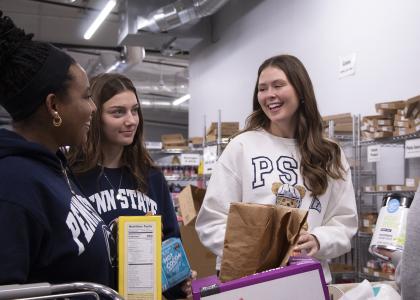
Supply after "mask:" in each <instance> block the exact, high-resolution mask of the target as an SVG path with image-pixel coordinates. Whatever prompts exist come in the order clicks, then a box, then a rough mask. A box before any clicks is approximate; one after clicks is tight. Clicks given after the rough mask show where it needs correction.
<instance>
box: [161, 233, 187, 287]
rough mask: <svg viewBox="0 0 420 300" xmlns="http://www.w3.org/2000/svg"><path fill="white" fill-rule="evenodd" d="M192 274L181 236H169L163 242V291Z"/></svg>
mask: <svg viewBox="0 0 420 300" xmlns="http://www.w3.org/2000/svg"><path fill="white" fill-rule="evenodd" d="M190 276H191V268H190V264H189V263H188V259H187V255H186V254H185V250H184V247H183V246H182V242H181V240H180V239H179V238H169V239H167V240H165V241H163V243H162V291H166V290H167V289H169V288H171V287H173V286H175V285H177V284H178V283H180V282H182V281H184V280H185V279H187V278H188V277H190Z"/></svg>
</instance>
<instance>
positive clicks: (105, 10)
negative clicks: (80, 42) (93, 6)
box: [83, 0, 117, 40]
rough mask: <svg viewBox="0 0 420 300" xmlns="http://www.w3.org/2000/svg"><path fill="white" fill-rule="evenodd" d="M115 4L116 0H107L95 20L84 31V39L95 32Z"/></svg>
mask: <svg viewBox="0 0 420 300" xmlns="http://www.w3.org/2000/svg"><path fill="white" fill-rule="evenodd" d="M116 4H117V1H116V0H109V1H108V3H107V4H106V5H105V7H104V8H103V9H102V11H101V12H100V13H99V15H98V16H97V17H96V19H95V21H93V23H92V24H91V25H90V26H89V29H88V30H87V31H86V33H85V35H84V36H83V37H84V39H85V40H88V39H90V38H91V37H92V35H93V34H94V33H95V32H96V30H97V29H98V28H99V26H101V24H102V22H103V21H104V20H105V19H106V17H107V16H108V15H109V13H110V12H111V11H112V9H113V8H114V7H115V5H116Z"/></svg>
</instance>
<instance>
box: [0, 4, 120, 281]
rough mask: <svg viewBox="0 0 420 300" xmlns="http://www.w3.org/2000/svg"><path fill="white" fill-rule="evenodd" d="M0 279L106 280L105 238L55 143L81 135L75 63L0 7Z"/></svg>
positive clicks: (85, 100) (86, 112)
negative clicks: (3, 125)
mask: <svg viewBox="0 0 420 300" xmlns="http://www.w3.org/2000/svg"><path fill="white" fill-rule="evenodd" d="M0 70H1V72H0V104H1V105H2V106H3V107H4V108H5V109H6V110H7V112H8V113H9V114H10V115H11V117H12V120H13V121H12V130H11V131H9V130H6V129H1V130H0V182H1V184H0V237H1V239H2V241H1V247H0V285H4V284H14V283H35V282H50V283H64V282H74V281H89V282H95V283H99V284H104V285H108V286H110V285H111V283H112V282H113V278H112V267H111V265H112V260H113V253H112V252H113V251H112V250H113V249H114V245H113V240H112V239H111V238H110V236H111V234H110V231H109V229H108V227H107V226H106V225H105V224H104V222H103V221H102V219H101V218H100V217H99V215H98V214H97V213H96V212H95V210H94V209H93V207H92V206H91V205H90V203H89V201H88V200H87V199H86V198H85V197H84V196H83V194H82V193H81V191H80V189H79V187H78V186H77V185H76V184H75V182H74V180H73V177H72V174H71V172H69V169H68V168H67V163H66V159H65V157H64V155H63V153H62V152H61V151H60V148H61V147H63V146H75V145H78V144H80V143H83V142H84V141H86V139H87V132H88V130H89V127H90V122H91V118H92V114H93V113H94V112H95V110H96V107H95V104H94V103H93V102H92V99H91V97H90V91H89V82H88V79H87V76H86V73H85V71H84V70H83V68H82V67H81V66H80V65H79V64H77V63H76V62H75V61H74V60H73V59H72V58H71V57H70V56H69V55H67V54H66V53H64V52H63V51H61V50H59V49H57V48H55V47H53V46H52V45H50V44H48V43H43V42H36V41H32V35H30V34H25V32H24V31H23V30H21V29H19V28H17V27H16V26H15V25H14V23H13V21H12V20H11V19H10V18H8V17H6V16H3V14H2V12H1V11H0Z"/></svg>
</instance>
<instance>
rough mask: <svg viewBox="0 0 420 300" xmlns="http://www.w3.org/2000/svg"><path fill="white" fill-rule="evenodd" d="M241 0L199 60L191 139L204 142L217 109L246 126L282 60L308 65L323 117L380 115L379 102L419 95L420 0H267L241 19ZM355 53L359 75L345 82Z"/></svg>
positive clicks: (219, 21)
mask: <svg viewBox="0 0 420 300" xmlns="http://www.w3.org/2000/svg"><path fill="white" fill-rule="evenodd" d="M242 1H243V0H231V1H230V2H229V3H228V5H226V6H225V7H224V8H223V9H222V10H221V11H220V12H219V13H218V14H217V15H216V16H215V18H214V22H215V27H214V28H215V35H216V36H217V41H216V42H212V43H211V42H209V43H208V44H207V45H203V46H201V47H200V48H199V49H195V50H194V51H193V53H192V61H191V66H190V93H191V100H190V113H189V135H190V136H202V134H203V115H204V114H205V115H206V118H207V124H209V123H210V122H211V121H216V120H217V111H218V109H221V110H222V121H240V122H241V126H243V125H244V121H245V118H246V116H247V115H248V114H249V113H250V112H251V108H252V93H253V88H254V85H255V80H256V74H257V69H258V67H259V65H260V64H261V63H262V61H263V60H264V59H266V58H268V57H270V56H272V55H276V54H282V53H288V54H293V55H295V56H297V57H298V58H300V59H301V60H302V62H303V63H304V64H305V66H306V67H307V69H308V72H309V74H310V76H311V78H312V81H313V84H314V88H315V93H316V95H317V100H318V105H319V109H320V111H321V114H322V115H329V114H335V113H344V112H351V113H361V114H362V115H368V114H374V113H375V110H374V103H376V102H382V101H392V100H400V99H407V98H409V97H412V96H415V95H418V94H420V58H419V56H420V18H419V15H420V1H418V0H403V1H401V0H399V1H398V0H352V1H348V0H264V1H259V3H258V4H255V6H254V7H253V9H252V10H250V11H249V12H247V13H245V14H244V15H243V16H241V17H240V18H236V16H237V15H238V13H237V12H235V11H234V10H235V9H236V10H237V9H240V7H241V2H242ZM254 2H257V1H254ZM242 3H243V2H242ZM353 52H355V53H356V55H357V62H356V74H355V75H354V76H350V77H345V78H342V79H339V78H338V65H339V56H343V55H347V54H350V53H353Z"/></svg>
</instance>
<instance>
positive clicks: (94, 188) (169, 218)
mask: <svg viewBox="0 0 420 300" xmlns="http://www.w3.org/2000/svg"><path fill="white" fill-rule="evenodd" d="M91 85H92V86H91V91H92V97H93V99H94V101H95V103H96V105H97V107H98V112H97V114H96V115H95V116H94V117H93V119H92V130H91V131H90V132H89V134H88V141H87V143H86V144H84V145H82V146H80V147H75V148H73V149H71V150H70V155H69V161H70V164H71V165H72V166H73V168H74V171H75V173H76V176H77V177H78V179H79V182H80V183H81V185H82V187H83V190H84V191H85V193H86V194H87V196H88V198H89V199H90V201H91V202H92V203H93V206H94V208H95V209H96V211H97V212H98V213H99V214H100V216H101V217H102V218H103V220H104V221H105V222H106V223H107V224H109V226H110V227H113V226H114V224H115V222H116V220H117V218H118V217H119V216H142V215H146V214H152V215H160V216H162V223H163V236H164V239H165V240H166V239H168V238H171V237H180V232H179V228H178V222H177V219H176V215H175V210H174V207H173V204H172V199H171V196H170V193H169V189H168V186H167V184H166V181H165V178H164V177H163V174H162V173H161V172H160V171H159V169H158V168H156V167H155V166H154V164H153V161H152V159H151V158H150V155H149V153H148V152H147V150H146V147H145V145H144V141H143V114H142V111H141V108H140V104H139V98H138V96H137V92H136V89H135V87H134V86H133V83H132V82H131V80H130V79H128V78H127V77H125V76H124V75H121V74H112V73H107V74H101V75H98V76H97V77H94V78H93V79H92V80H91ZM190 285H191V280H190V279H189V280H186V281H185V282H183V283H181V284H179V285H178V286H175V287H173V288H172V289H169V290H168V291H166V292H165V297H166V298H167V299H175V298H184V297H185V296H186V294H190V293H191V288H190Z"/></svg>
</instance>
